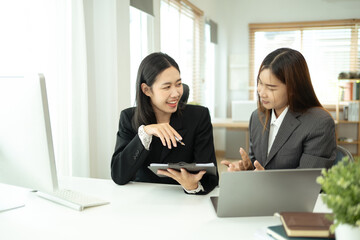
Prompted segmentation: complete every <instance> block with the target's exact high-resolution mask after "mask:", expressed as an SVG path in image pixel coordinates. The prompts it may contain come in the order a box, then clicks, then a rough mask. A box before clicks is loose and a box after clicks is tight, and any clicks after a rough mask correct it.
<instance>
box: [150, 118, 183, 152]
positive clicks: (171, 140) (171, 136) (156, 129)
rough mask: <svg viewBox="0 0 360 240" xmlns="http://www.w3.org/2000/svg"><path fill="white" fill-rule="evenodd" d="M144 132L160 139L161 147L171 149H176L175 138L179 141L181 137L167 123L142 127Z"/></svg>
mask: <svg viewBox="0 0 360 240" xmlns="http://www.w3.org/2000/svg"><path fill="white" fill-rule="evenodd" d="M144 131H145V132H146V133H147V134H149V135H154V136H156V137H158V138H160V140H161V142H162V144H163V146H167V147H168V148H169V149H171V147H172V146H174V147H177V144H176V139H175V137H177V138H178V139H179V140H180V141H181V140H182V137H181V136H180V134H179V133H178V132H177V131H175V129H174V128H173V127H171V126H170V124H169V123H158V124H151V125H146V126H144Z"/></svg>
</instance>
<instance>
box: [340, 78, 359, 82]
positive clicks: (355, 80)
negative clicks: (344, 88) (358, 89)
mask: <svg viewBox="0 0 360 240" xmlns="http://www.w3.org/2000/svg"><path fill="white" fill-rule="evenodd" d="M338 80H339V82H360V79H359V78H353V79H338Z"/></svg>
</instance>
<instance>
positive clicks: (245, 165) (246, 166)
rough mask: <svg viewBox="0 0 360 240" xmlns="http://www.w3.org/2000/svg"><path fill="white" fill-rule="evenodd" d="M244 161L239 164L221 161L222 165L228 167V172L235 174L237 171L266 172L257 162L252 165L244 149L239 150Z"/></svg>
mask: <svg viewBox="0 0 360 240" xmlns="http://www.w3.org/2000/svg"><path fill="white" fill-rule="evenodd" d="M239 152H240V155H241V158H242V160H240V161H238V162H230V161H227V160H223V161H221V164H224V165H226V166H227V167H228V169H227V170H228V172H235V171H246V170H254V169H255V171H259V170H265V169H264V167H263V166H261V164H260V163H259V162H258V161H257V160H256V161H255V162H254V165H253V164H252V162H251V160H250V158H249V155H248V154H247V153H246V152H245V150H244V149H243V148H240V150H239Z"/></svg>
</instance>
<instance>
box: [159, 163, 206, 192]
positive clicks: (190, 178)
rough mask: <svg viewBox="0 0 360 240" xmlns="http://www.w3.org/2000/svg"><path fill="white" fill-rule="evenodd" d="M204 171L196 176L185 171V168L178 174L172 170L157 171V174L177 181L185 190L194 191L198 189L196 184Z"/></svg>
mask: <svg viewBox="0 0 360 240" xmlns="http://www.w3.org/2000/svg"><path fill="white" fill-rule="evenodd" d="M205 173H206V171H204V170H202V171H200V172H198V173H197V174H192V173H189V172H188V171H186V169H185V168H181V169H180V172H179V171H177V170H174V169H172V168H168V169H167V170H158V171H157V174H161V175H165V176H167V177H170V178H172V179H174V180H175V181H177V182H178V183H179V184H180V185H181V186H182V187H183V188H185V189H186V190H194V189H196V188H197V187H198V183H199V181H200V180H201V178H202V177H203V176H204V174H205Z"/></svg>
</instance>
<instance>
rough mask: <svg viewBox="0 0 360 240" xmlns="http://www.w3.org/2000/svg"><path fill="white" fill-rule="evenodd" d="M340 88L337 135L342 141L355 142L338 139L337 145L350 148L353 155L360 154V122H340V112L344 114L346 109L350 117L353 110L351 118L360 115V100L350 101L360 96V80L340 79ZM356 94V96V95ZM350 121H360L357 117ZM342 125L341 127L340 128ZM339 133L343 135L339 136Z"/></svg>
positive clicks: (336, 120) (336, 122)
mask: <svg viewBox="0 0 360 240" xmlns="http://www.w3.org/2000/svg"><path fill="white" fill-rule="evenodd" d="M337 83H338V84H337V87H338V102H337V104H336V117H335V124H336V128H335V131H336V135H337V136H342V139H354V140H353V141H351V142H350V141H346V140H345V141H344V140H342V141H339V140H338V139H336V144H338V145H343V146H344V147H345V148H348V149H349V150H350V151H351V152H352V154H353V155H359V154H360V121H349V120H343V119H342V120H340V117H341V116H340V112H342V114H344V107H345V106H349V107H348V114H349V115H350V108H351V110H352V111H351V116H353V115H354V114H359V117H360V113H359V106H360V100H350V99H353V98H355V96H358V94H359V85H360V79H359V78H354V79H338V81H337ZM354 94H355V95H354ZM342 99H349V100H342ZM353 117H354V118H350V119H358V118H356V117H357V115H356V116H353ZM340 125H341V127H340ZM339 131H341V132H342V133H340V134H339Z"/></svg>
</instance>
